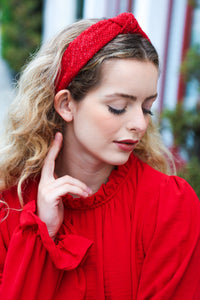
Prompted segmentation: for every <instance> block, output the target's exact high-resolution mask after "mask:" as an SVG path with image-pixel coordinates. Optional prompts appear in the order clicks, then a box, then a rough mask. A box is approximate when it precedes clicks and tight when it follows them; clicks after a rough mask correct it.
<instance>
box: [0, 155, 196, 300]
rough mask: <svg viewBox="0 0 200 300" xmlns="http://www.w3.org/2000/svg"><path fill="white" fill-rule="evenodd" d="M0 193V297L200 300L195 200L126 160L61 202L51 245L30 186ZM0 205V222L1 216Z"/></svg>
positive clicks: (180, 184)
mask: <svg viewBox="0 0 200 300" xmlns="http://www.w3.org/2000/svg"><path fill="white" fill-rule="evenodd" d="M24 194H25V196H24V197H25V201H26V205H25V207H24V210H23V211H19V210H18V209H19V204H18V197H17V192H16V188H12V189H10V190H8V191H6V192H3V193H2V196H1V199H3V200H6V201H7V203H8V204H9V207H10V211H9V215H8V217H7V218H6V219H5V220H4V221H3V222H1V224H0V273H1V287H0V299H2V300H3V299H4V300H8V299H9V300H11V299H12V300H27V299H28V300H33V299H34V300H57V299H59V300H62V299H67V300H70V299H71V300H72V299H73V300H75V299H78V300H79V299H86V300H89V299H97V300H103V299H112V300H116V299H122V300H128V299H132V300H136V299H137V300H148V299H150V300H173V299H175V300H179V299H180V300H200V202H199V200H198V198H197V196H196V194H195V193H194V191H193V190H192V188H191V187H190V186H189V185H188V184H187V183H186V182H185V181H184V180H183V179H181V178H178V177H175V176H167V175H164V174H162V173H160V172H158V171H155V170H154V169H152V168H151V167H149V166H148V165H146V164H145V163H143V162H141V161H140V160H139V159H137V158H136V157H135V156H134V155H131V156H130V159H129V161H128V162H127V163H126V164H125V165H123V166H119V167H118V169H115V170H113V171H112V173H111V175H110V177H109V180H108V182H107V183H106V184H103V185H102V186H101V188H100V189H99V191H98V192H97V193H96V194H94V195H92V196H91V197H88V198H87V199H81V198H76V199H72V197H71V196H69V195H67V196H65V197H64V198H63V202H64V205H65V217H64V222H63V225H62V226H61V228H60V230H59V233H58V234H57V237H56V240H55V241H53V240H52V239H51V238H50V237H49V235H48V231H47V228H46V225H45V223H43V222H42V221H41V220H40V219H39V218H38V217H37V215H36V214H35V210H36V204H35V200H36V195H37V182H30V183H29V184H28V185H27V187H26V188H25V191H24ZM5 213H6V211H5V206H3V205H2V207H1V218H2V217H3V216H4V215H5Z"/></svg>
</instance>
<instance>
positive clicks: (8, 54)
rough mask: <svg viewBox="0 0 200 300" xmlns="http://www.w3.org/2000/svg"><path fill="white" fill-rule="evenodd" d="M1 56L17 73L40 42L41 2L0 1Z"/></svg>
mask: <svg viewBox="0 0 200 300" xmlns="http://www.w3.org/2000/svg"><path fill="white" fill-rule="evenodd" d="M0 9H1V31H2V34H1V35H2V56H3V58H4V59H5V60H6V61H7V62H8V64H9V66H10V67H11V69H12V70H13V71H14V72H16V73H17V72H19V71H20V69H21V67H22V66H23V65H24V64H25V62H26V60H27V58H28V57H29V56H30V54H31V53H33V52H35V50H36V49H37V48H38V47H39V45H40V42H41V26H42V1H40V0H26V1H20V0H9V1H7V0H0Z"/></svg>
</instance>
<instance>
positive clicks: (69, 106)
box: [54, 90, 74, 122]
mask: <svg viewBox="0 0 200 300" xmlns="http://www.w3.org/2000/svg"><path fill="white" fill-rule="evenodd" d="M73 101H74V100H73V98H72V95H71V93H70V91H69V90H61V91H59V92H58V93H57V94H56V95H55V98H54V108H55V110H56V111H57V113H58V114H59V115H60V116H61V117H62V118H63V119H64V120H65V121H66V122H70V121H72V120H73Z"/></svg>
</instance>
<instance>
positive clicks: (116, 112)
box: [108, 105, 126, 115]
mask: <svg viewBox="0 0 200 300" xmlns="http://www.w3.org/2000/svg"><path fill="white" fill-rule="evenodd" d="M108 110H109V111H110V112H111V113H112V114H115V115H121V114H123V113H124V112H125V111H126V107H124V108H122V109H116V108H113V107H112V106H110V105H108Z"/></svg>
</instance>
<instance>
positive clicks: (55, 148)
mask: <svg viewBox="0 0 200 300" xmlns="http://www.w3.org/2000/svg"><path fill="white" fill-rule="evenodd" d="M62 140H63V137H62V133H60V132H57V133H56V135H55V138H54V140H53V143H52V144H51V146H50V149H49V152H48V154H47V156H46V159H45V162H44V165H43V168H42V173H41V179H42V178H43V177H45V178H46V177H47V176H48V177H53V176H54V169H55V160H56V157H57V156H58V153H59V151H60V149H61V147H62Z"/></svg>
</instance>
